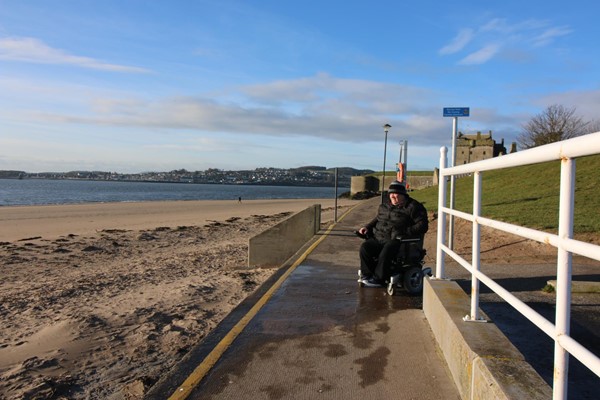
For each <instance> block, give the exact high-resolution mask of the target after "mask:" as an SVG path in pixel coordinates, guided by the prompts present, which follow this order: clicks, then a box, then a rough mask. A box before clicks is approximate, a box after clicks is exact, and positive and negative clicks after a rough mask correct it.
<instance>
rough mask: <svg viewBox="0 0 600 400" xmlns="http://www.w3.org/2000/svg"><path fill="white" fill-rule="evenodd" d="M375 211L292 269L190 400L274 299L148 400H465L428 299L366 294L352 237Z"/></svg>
mask: <svg viewBox="0 0 600 400" xmlns="http://www.w3.org/2000/svg"><path fill="white" fill-rule="evenodd" d="M371 203H372V202H363V203H361V204H360V205H358V206H357V207H356V208H355V209H353V210H352V212H350V213H349V214H347V215H345V216H344V217H343V218H342V219H341V221H340V222H338V224H337V225H335V227H334V229H333V230H331V231H330V232H328V233H327V234H326V236H325V237H324V239H323V240H322V241H321V242H320V243H319V244H318V245H317V247H316V248H314V250H312V251H311V252H310V253H308V255H307V256H306V258H305V259H304V260H303V261H302V262H301V263H300V264H298V265H297V266H295V267H292V268H295V269H293V272H291V274H289V276H288V277H287V279H285V280H284V281H283V282H282V283H281V285H280V286H279V287H278V289H277V290H276V291H274V292H273V293H272V296H271V297H270V299H269V300H268V301H267V302H266V303H265V304H264V305H263V306H262V308H260V311H258V313H257V314H256V315H255V316H254V317H253V318H252V319H251V320H250V321H249V322H248V323H247V325H246V326H245V328H244V329H243V330H242V331H241V333H240V334H239V336H237V338H236V339H235V340H234V341H233V342H232V343H230V344H229V345H228V346H227V348H226V350H225V351H224V352H223V354H222V355H221V356H220V357H219V358H218V360H217V361H216V362H215V364H214V366H212V367H211V368H210V369H209V370H208V371H207V372H206V374H203V375H202V378H201V380H200V381H199V383H198V384H197V385H196V386H195V387H194V389H193V390H192V391H191V393H190V394H189V396H188V397H185V396H183V397H176V396H177V393H178V391H179V385H181V384H182V382H183V380H184V379H185V378H186V377H189V376H190V375H192V376H193V375H194V373H195V372H194V370H196V372H197V371H198V365H201V364H202V363H203V359H204V358H205V357H206V355H207V354H209V352H210V351H211V349H212V348H215V347H216V346H218V345H219V342H220V341H222V340H223V338H224V337H226V335H227V331H228V330H229V329H235V328H233V327H234V326H235V324H236V323H237V322H238V321H240V320H243V319H244V318H245V316H246V315H247V312H248V311H249V310H250V308H251V307H252V305H253V304H256V303H257V302H259V300H258V297H259V296H264V293H265V290H266V289H263V290H262V293H261V292H259V293H256V294H255V295H254V296H253V298H250V299H248V301H246V302H245V303H244V304H242V306H240V307H238V309H236V311H235V312H234V313H232V314H231V315H230V317H228V319H227V320H226V321H224V322H223V324H221V325H220V326H219V328H218V329H217V330H215V332H214V333H213V334H211V337H208V338H207V339H206V340H205V341H203V343H202V344H201V345H200V346H198V348H197V349H195V350H194V351H192V352H191V353H190V355H189V356H188V357H187V358H186V360H184V361H183V362H182V363H181V364H180V365H179V367H178V368H177V370H176V371H173V374H172V375H171V376H169V377H168V378H167V379H165V380H164V381H163V382H161V383H159V384H158V385H157V387H155V388H153V391H152V392H151V393H150V395H149V396H148V398H157V399H158V398H167V397H169V396H171V395H172V394H175V395H174V396H173V398H189V399H240V398H252V399H315V398H324V399H342V398H343V399H377V400H385V399H440V398H443V399H459V398H460V397H459V394H458V391H457V389H456V387H455V386H454V383H453V381H452V379H451V377H450V375H449V371H448V369H447V366H446V364H445V361H444V360H443V356H442V355H441V353H440V352H439V351H438V347H437V344H436V342H435V339H434V338H433V335H432V333H431V330H430V328H429V325H428V323H427V320H426V319H425V315H424V313H423V311H422V309H421V308H422V298H421V296H410V295H408V294H407V293H405V292H403V291H399V292H398V293H396V294H395V295H394V296H389V295H387V293H386V292H385V289H383V288H359V287H358V284H357V282H356V279H357V269H358V248H359V246H360V243H361V241H360V239H358V238H356V237H355V236H354V234H353V233H352V232H353V230H354V229H356V228H357V227H359V226H361V225H363V224H364V223H366V222H367V221H369V220H370V219H371V218H372V216H373V214H374V212H375V208H374V207H373V205H372V204H371ZM322 234H323V235H325V232H323V233H322ZM281 273H283V272H280V273H279V275H281ZM278 278H279V276H275V277H273V278H272V282H269V284H273V283H275V280H276V279H278ZM268 286H269V285H264V287H268Z"/></svg>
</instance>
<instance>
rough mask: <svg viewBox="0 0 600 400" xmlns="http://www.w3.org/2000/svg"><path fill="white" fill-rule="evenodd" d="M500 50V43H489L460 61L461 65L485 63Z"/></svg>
mask: <svg viewBox="0 0 600 400" xmlns="http://www.w3.org/2000/svg"><path fill="white" fill-rule="evenodd" d="M499 50H500V46H499V45H498V44H488V45H486V46H485V47H483V48H481V49H479V50H477V51H476V52H473V53H471V54H469V55H468V56H466V57H465V58H463V59H462V60H460V61H459V64H460V65H475V64H483V63H485V62H487V61H489V60H490V59H492V57H494V56H495V55H496V54H497V53H498V51H499Z"/></svg>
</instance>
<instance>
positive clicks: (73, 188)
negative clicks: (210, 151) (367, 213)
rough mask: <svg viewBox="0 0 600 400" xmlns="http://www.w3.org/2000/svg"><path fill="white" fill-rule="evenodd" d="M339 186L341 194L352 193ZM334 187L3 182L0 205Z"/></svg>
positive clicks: (253, 196) (273, 193) (271, 195)
mask: <svg viewBox="0 0 600 400" xmlns="http://www.w3.org/2000/svg"><path fill="white" fill-rule="evenodd" d="M349 190H350V188H348V187H338V188H337V194H338V195H340V194H342V193H344V192H348V191H349ZM335 195H336V189H335V188H333V187H305V186H262V185H225V184H223V185H221V184H196V183H166V182H131V181H87V180H51V179H0V206H26V205H49V204H79V203H108V202H137V201H164V200H238V198H240V197H241V198H242V200H244V199H245V200H259V199H327V198H332V199H333V198H334V197H335Z"/></svg>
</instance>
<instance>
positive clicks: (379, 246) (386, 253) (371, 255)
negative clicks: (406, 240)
mask: <svg viewBox="0 0 600 400" xmlns="http://www.w3.org/2000/svg"><path fill="white" fill-rule="evenodd" d="M401 244H402V243H401V242H400V241H399V240H396V239H393V240H389V241H386V242H380V241H379V240H377V239H374V238H371V239H367V240H365V241H364V242H363V244H362V245H361V246H360V250H359V256H360V271H361V273H362V274H363V275H371V276H373V275H374V276H375V277H376V278H377V279H381V280H388V279H389V278H390V263H391V261H392V260H393V259H394V258H395V257H396V255H397V254H398V252H399V251H400V245H401Z"/></svg>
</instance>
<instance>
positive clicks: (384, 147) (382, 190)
mask: <svg viewBox="0 0 600 400" xmlns="http://www.w3.org/2000/svg"><path fill="white" fill-rule="evenodd" d="M391 127H392V126H391V125H390V124H385V125H384V126H383V131H384V132H385V142H384V145H383V176H382V177H381V202H382V203H383V201H384V199H385V153H386V152H387V135H388V131H389V130H390V128H391Z"/></svg>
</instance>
